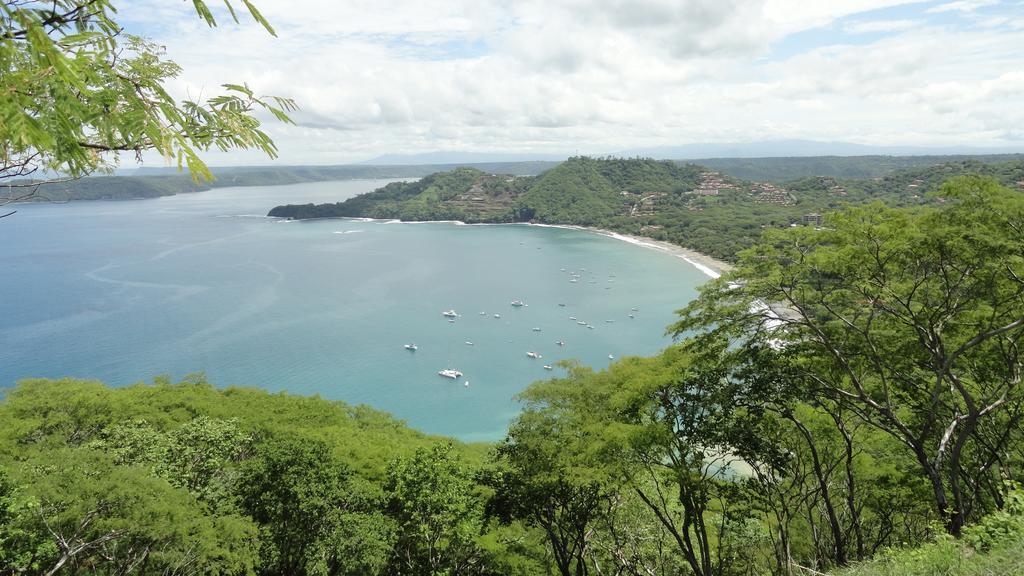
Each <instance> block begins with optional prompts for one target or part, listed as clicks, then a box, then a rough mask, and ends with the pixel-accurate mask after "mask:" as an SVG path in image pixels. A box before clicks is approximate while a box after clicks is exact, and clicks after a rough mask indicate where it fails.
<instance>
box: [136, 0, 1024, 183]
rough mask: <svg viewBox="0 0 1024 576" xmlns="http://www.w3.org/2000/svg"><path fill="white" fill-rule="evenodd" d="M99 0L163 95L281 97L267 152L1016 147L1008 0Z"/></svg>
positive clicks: (336, 155) (1012, 2) (1023, 75)
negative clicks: (144, 46) (110, 5)
mask: <svg viewBox="0 0 1024 576" xmlns="http://www.w3.org/2000/svg"><path fill="white" fill-rule="evenodd" d="M118 4H119V6H118V8H119V10H120V16H121V18H122V19H123V20H124V23H125V24H126V29H127V30H128V31H129V32H132V33H136V34H140V35H143V36H146V37H149V38H151V39H153V40H154V41H156V42H157V43H159V44H160V45H162V46H165V47H166V50H167V57H168V58H169V59H171V60H174V61H176V62H177V63H179V64H181V65H182V66H183V69H184V72H183V74H182V75H181V77H179V78H178V79H177V80H176V81H174V82H173V83H172V84H171V85H170V86H169V88H170V89H171V91H172V92H173V93H175V94H176V95H179V96H192V97H196V96H199V95H202V96H208V95H210V94H213V93H216V92H217V91H218V86H219V85H220V84H221V83H223V82H247V83H249V85H250V86H252V87H253V88H254V89H255V90H256V91H257V92H259V93H269V94H277V95H282V96H287V97H291V98H294V99H295V100H296V101H297V103H298V104H299V105H300V106H301V108H302V109H301V111H300V112H298V113H297V114H296V115H295V119H296V121H297V125H296V126H283V125H279V124H277V123H274V122H269V123H267V129H268V131H269V133H270V134H271V136H272V137H273V138H274V140H275V142H276V143H277V144H278V146H279V148H280V161H279V163H281V164H291V165H296V164H304V165H305V164H308V165H324V164H348V163H356V162H365V161H367V160H370V159H373V158H376V157H380V156H382V155H390V154H398V155H405V154H423V153H433V152H438V151H456V152H466V151H475V152H482V153H493V152H501V153H506V154H527V155H552V154H554V155H568V154H576V153H579V154H589V155H602V154H609V153H615V152H618V151H630V150H637V149H639V150H643V149H650V148H658V147H680V146H688V145H693V144H704V143H710V144H716V143H717V144H718V145H722V144H731V143H737V142H740V143H752V142H764V141H778V140H810V141H819V142H842V143H850V144H852V145H860V146H883V147H903V148H907V147H917V148H922V147H925V148H927V147H935V148H942V149H948V148H950V147H971V148H995V149H997V150H1014V151H1021V150H1022V148H1021V147H1022V146H1024V138H1022V136H1024V135H1022V133H1021V132H1020V130H1019V128H1015V126H1021V125H1024V122H1022V121H1024V107H1021V106H1020V105H1019V97H1018V95H1019V94H1020V93H1021V89H1022V88H1024V72H1021V71H1020V66H1019V54H1021V53H1024V34H1021V32H1022V31H1024V10H1022V6H1024V5H1022V3H1021V2H1020V1H1019V0H1002V1H1000V0H956V1H928V2H915V1H909V0H839V1H834V2H828V3H815V4H808V3H805V2H799V1H797V0H728V1H711V0H693V1H688V2H674V1H670V0H644V1H638V2H621V1H618V0H596V1H593V2H576V1H572V0H564V1H560V2H543V3H542V2H533V1H525V2H516V3H502V2H496V1H493V0H485V1H483V2H479V1H474V2H469V1H468V0H458V1H455V2H440V1H436V0H428V1H424V2H417V3H408V2H399V1H384V2H373V3H370V2H347V3H338V4H336V3H332V2H327V1H325V0H301V1H294V2H283V1H281V0H260V1H259V2H257V3H256V4H257V5H258V7H259V8H260V10H261V11H262V12H263V13H264V14H265V15H266V16H267V18H268V19H269V20H270V21H271V22H272V23H273V24H274V26H275V27H276V29H277V31H278V37H277V38H273V37H271V36H269V35H268V34H266V33H265V31H263V30H262V29H261V28H260V27H259V26H257V25H255V24H253V23H252V22H251V21H249V20H247V19H245V18H243V19H242V23H241V24H238V25H236V24H233V23H231V21H230V17H228V15H227V14H226V13H223V12H220V13H218V17H219V22H220V24H221V25H220V27H219V28H218V29H216V30H210V29H208V28H207V27H206V26H205V25H204V24H202V23H201V22H199V21H197V20H196V19H195V18H191V17H189V15H188V11H189V10H191V7H190V5H189V4H188V3H169V4H168V3H165V2H158V1H157V0H137V1H133V2H124V1H121V2H119V3H118ZM215 8H216V7H215ZM206 158H207V160H208V161H209V162H210V163H211V164H212V165H221V166H227V165H254V164H261V163H265V162H264V161H263V160H262V159H261V158H260V157H259V156H258V155H257V154H255V153H233V154H231V155H223V154H219V153H211V154H208V155H206ZM150 160H153V162H150V163H149V164H150V165H159V164H160V161H159V159H157V158H151V159H150Z"/></svg>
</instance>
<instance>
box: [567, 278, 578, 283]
mask: <svg viewBox="0 0 1024 576" xmlns="http://www.w3.org/2000/svg"><path fill="white" fill-rule="evenodd" d="M569 282H573V283H576V282H578V280H576V279H575V278H573V279H572V280H569Z"/></svg>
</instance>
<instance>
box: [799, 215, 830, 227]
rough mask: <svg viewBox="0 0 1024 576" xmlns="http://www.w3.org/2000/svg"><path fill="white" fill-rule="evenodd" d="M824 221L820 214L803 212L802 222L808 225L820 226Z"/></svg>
mask: <svg viewBox="0 0 1024 576" xmlns="http://www.w3.org/2000/svg"><path fill="white" fill-rule="evenodd" d="M824 222H825V219H824V218H823V217H822V215H821V214H818V213H816V212H812V213H810V214H804V217H803V223H804V224H806V225H808V226H821V225H822V224H824Z"/></svg>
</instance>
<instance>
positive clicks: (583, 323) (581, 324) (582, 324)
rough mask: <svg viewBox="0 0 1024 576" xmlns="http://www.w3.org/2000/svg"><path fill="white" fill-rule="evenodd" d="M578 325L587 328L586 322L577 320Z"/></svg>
mask: <svg viewBox="0 0 1024 576" xmlns="http://www.w3.org/2000/svg"><path fill="white" fill-rule="evenodd" d="M576 323H577V324H579V325H580V326H586V325H587V323H586V322H584V321H583V320H577V321H576Z"/></svg>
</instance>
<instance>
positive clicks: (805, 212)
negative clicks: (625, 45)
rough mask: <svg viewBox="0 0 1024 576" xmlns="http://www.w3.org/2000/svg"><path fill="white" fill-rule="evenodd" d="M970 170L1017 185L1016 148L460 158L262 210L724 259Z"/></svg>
mask: <svg viewBox="0 0 1024 576" xmlns="http://www.w3.org/2000/svg"><path fill="white" fill-rule="evenodd" d="M969 173H974V174H983V175H988V176H993V177H995V178H997V179H998V180H999V181H1000V182H1001V183H1003V184H1004V185H1006V186H1010V187H1017V188H1021V189H1024V160H1014V161H1011V162H1002V163H991V164H990V163H983V162H979V161H976V160H959V161H949V162H942V163H938V164H934V165H929V166H918V167H913V168H906V169H900V170H896V171H894V172H891V173H889V174H888V175H886V176H881V177H870V178H838V177H833V176H813V177H803V178H797V179H792V180H787V181H784V182H769V181H751V180H744V179H741V178H736V177H733V176H729V175H727V174H725V173H722V172H719V171H716V170H712V169H710V168H707V167H705V166H702V165H698V164H687V163H679V162H673V161H668V160H652V159H640V158H633V159H621V158H589V157H574V158H570V159H569V160H567V161H565V162H563V163H561V164H559V165H557V166H555V167H554V168H551V169H550V170H547V171H545V172H543V173H541V174H539V175H537V176H514V175H505V174H495V173H490V172H485V171H482V170H478V169H475V168H468V167H462V168H456V169H454V170H449V171H446V172H438V173H435V174H431V175H429V176H426V177H424V178H422V179H420V180H418V181H415V182H395V183H391V184H388V185H387V186H384V187H383V188H380V189H378V190H375V191H373V192H369V193H367V194H361V195H359V196H356V197H354V198H350V199H348V200H346V201H344V202H338V203H333V204H315V205H314V204H289V205H284V206H277V207H275V208H274V209H272V210H271V211H270V212H269V216H273V217H280V218H292V219H311V218H378V219H398V220H405V221H432V220H433V221H437V220H457V221H462V222H467V223H535V224H549V225H564V226H580V227H586V228H595V229H600V230H605V231H610V232H615V233H619V234H628V235H632V236H638V237H643V238H650V239H652V240H656V241H660V242H668V243H671V244H674V245H677V246H684V247H686V248H689V249H692V250H695V251H697V252H699V253H701V254H706V255H708V256H710V257H712V258H716V259H720V260H724V261H726V262H733V261H735V259H736V255H737V253H738V252H739V251H740V250H743V249H744V248H748V247H750V246H752V245H753V244H754V243H755V242H756V241H757V239H758V238H760V236H761V233H762V232H763V231H764V230H765V229H770V228H787V227H790V226H794V225H805V224H809V225H821V224H822V223H823V220H822V218H823V217H822V214H824V213H826V212H829V211H832V210H836V209H838V208H841V207H843V206H849V205H856V204H864V203H869V202H873V201H880V202H883V203H885V204H886V205H889V206H894V207H904V206H915V205H925V204H930V203H939V202H941V201H942V199H941V198H939V197H937V196H935V195H934V194H933V193H934V191H936V190H937V189H938V188H939V186H940V184H941V183H942V182H943V181H945V180H946V179H948V178H950V177H952V176H955V175H960V174H969Z"/></svg>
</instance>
